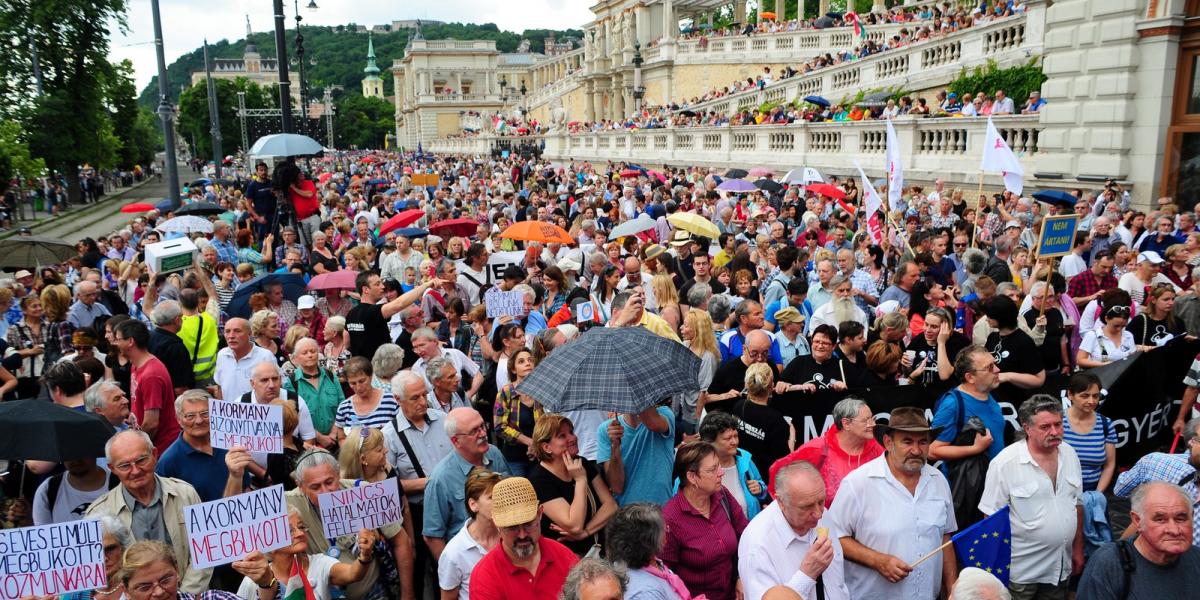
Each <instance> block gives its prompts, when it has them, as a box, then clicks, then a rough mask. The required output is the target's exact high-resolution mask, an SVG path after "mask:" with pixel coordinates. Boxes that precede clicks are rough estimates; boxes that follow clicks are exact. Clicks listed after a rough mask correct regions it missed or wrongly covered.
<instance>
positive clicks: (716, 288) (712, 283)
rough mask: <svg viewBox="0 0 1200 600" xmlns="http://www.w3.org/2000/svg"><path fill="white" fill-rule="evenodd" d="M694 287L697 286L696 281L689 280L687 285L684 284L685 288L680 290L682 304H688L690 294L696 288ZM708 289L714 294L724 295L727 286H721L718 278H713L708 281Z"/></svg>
mask: <svg viewBox="0 0 1200 600" xmlns="http://www.w3.org/2000/svg"><path fill="white" fill-rule="evenodd" d="M694 285H696V280H695V279H689V280H687V283H685V284H683V287H681V288H679V301H680V302H682V303H684V304H687V295H688V292H690V291H692V286H694ZM708 287H710V288H712V293H714V294H724V293H725V286H723V285H721V282H720V281H717V278H716V277H712V278H710V279H709V280H708Z"/></svg>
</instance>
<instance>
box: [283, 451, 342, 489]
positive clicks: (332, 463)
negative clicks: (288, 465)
mask: <svg viewBox="0 0 1200 600" xmlns="http://www.w3.org/2000/svg"><path fill="white" fill-rule="evenodd" d="M322 466H325V467H329V468H331V469H333V472H334V473H340V470H339V467H338V460H337V459H336V458H334V456H333V455H332V454H330V453H328V452H326V451H324V450H313V451H310V452H308V453H306V454H304V455H303V456H301V457H300V460H299V461H297V462H296V469H295V470H294V471H292V480H293V481H295V482H296V485H300V483H301V482H303V481H304V474H305V473H306V472H308V470H309V469H315V468H317V467H322Z"/></svg>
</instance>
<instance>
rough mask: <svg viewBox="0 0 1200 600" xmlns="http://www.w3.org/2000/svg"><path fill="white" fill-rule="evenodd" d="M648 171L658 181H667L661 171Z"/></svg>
mask: <svg viewBox="0 0 1200 600" xmlns="http://www.w3.org/2000/svg"><path fill="white" fill-rule="evenodd" d="M648 172H649V173H650V175H651V176H653V177H654V178H656V179H658V180H659V181H661V182H663V183H666V182H667V176H666V175H663V174H662V173H659V172H658V171H648Z"/></svg>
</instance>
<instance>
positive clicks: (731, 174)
mask: <svg viewBox="0 0 1200 600" xmlns="http://www.w3.org/2000/svg"><path fill="white" fill-rule="evenodd" d="M749 174H750V171H747V170H745V169H730V170H728V171H725V178H726V179H741V178H743V177H745V176H747V175H749Z"/></svg>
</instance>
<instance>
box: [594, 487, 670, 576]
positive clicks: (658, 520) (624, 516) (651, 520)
mask: <svg viewBox="0 0 1200 600" xmlns="http://www.w3.org/2000/svg"><path fill="white" fill-rule="evenodd" d="M666 527H667V526H666V522H665V521H664V520H663V516H662V509H661V508H659V506H658V505H657V504H654V503H652V502H634V503H633V504H629V505H626V506H623V507H621V509H620V510H618V511H617V513H616V514H615V515H613V517H612V519H611V520H610V521H609V522H608V525H607V526H606V527H605V534H606V536H607V539H608V546H607V547H606V548H605V549H606V550H607V551H608V558H609V559H610V560H612V561H613V562H615V563H620V564H623V565H625V566H627V567H629V568H631V569H641V568H643V567H645V566H646V565H649V564H650V563H651V562H652V561H653V560H654V557H656V556H658V552H659V550H661V548H660V546H661V544H662V539H663V532H664V531H665V530H666Z"/></svg>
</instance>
